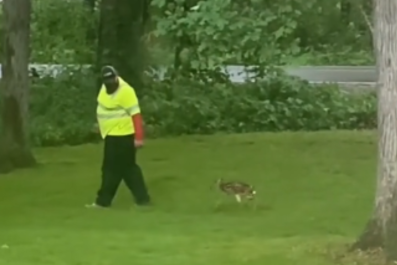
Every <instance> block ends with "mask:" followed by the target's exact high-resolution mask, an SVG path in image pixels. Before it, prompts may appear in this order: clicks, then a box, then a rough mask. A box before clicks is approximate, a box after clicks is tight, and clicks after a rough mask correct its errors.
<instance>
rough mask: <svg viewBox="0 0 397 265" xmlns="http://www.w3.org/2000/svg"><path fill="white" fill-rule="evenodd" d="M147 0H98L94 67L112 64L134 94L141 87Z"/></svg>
mask: <svg viewBox="0 0 397 265" xmlns="http://www.w3.org/2000/svg"><path fill="white" fill-rule="evenodd" d="M147 12H148V0H134V1H132V0H101V2H100V25H99V34H98V54H97V66H98V68H100V67H102V66H104V65H107V64H109V65H112V66H114V67H115V68H116V69H117V70H118V71H119V74H120V76H122V77H123V79H125V80H126V81H127V82H128V83H129V84H130V85H132V86H133V87H134V88H135V89H136V90H137V93H138V94H139V92H141V90H142V73H143V70H144V63H143V61H144V49H143V42H142V41H143V40H142V37H143V34H144V32H145V23H146V22H147V19H148V13H147Z"/></svg>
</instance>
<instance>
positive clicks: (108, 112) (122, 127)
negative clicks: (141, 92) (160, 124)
mask: <svg viewBox="0 0 397 265" xmlns="http://www.w3.org/2000/svg"><path fill="white" fill-rule="evenodd" d="M118 78H119V87H118V89H117V90H116V91H115V92H114V93H113V94H111V95H109V94H108V93H106V88H105V86H104V85H102V87H101V91H100V92H99V94H98V98H97V101H98V106H97V110H96V113H97V120H98V125H99V130H100V132H101V136H102V138H103V139H105V137H106V136H107V135H113V136H123V135H130V134H134V133H135V129H134V125H133V123H132V119H131V116H133V115H135V114H138V113H140V112H141V110H140V107H139V102H138V98H137V96H136V94H135V90H134V89H133V88H132V87H131V86H130V85H129V84H128V83H127V82H125V81H124V80H123V79H121V78H120V77H118Z"/></svg>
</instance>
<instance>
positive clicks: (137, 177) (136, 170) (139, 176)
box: [123, 136, 150, 205]
mask: <svg viewBox="0 0 397 265" xmlns="http://www.w3.org/2000/svg"><path fill="white" fill-rule="evenodd" d="M124 146H126V147H127V148H126V149H125V156H124V158H125V161H124V167H123V168H124V169H123V180H124V182H125V184H126V186H127V187H128V189H129V190H130V191H131V193H132V195H133V196H134V199H135V203H136V204H138V205H145V204H148V203H150V196H149V193H148V190H147V186H146V183H145V179H144V177H143V173H142V169H141V167H140V166H139V165H138V164H137V161H136V151H137V150H136V148H135V145H134V138H133V136H129V137H128V138H126V143H125V145H124Z"/></svg>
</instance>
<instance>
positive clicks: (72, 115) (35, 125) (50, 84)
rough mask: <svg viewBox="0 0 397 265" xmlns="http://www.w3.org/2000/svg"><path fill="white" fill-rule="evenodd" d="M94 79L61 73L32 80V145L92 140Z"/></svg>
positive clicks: (94, 136) (94, 108)
mask: <svg viewBox="0 0 397 265" xmlns="http://www.w3.org/2000/svg"><path fill="white" fill-rule="evenodd" d="M95 80H96V79H95V78H94V75H91V76H89V75H87V76H86V75H84V76H83V75H81V74H78V72H77V71H76V72H72V71H70V72H69V73H66V72H65V73H64V74H61V75H59V76H58V78H50V77H47V78H42V79H38V80H35V81H34V83H33V86H32V90H31V91H32V92H31V104H30V114H31V119H30V121H31V122H30V124H31V138H32V142H33V143H34V144H35V145H57V144H63V143H67V144H82V143H85V142H89V141H92V140H95V139H98V135H97V133H96V132H94V131H93V126H94V125H95V123H96V120H95V110H96V92H97V91H96V86H95V85H96V83H95Z"/></svg>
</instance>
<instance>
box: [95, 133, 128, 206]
mask: <svg viewBox="0 0 397 265" xmlns="http://www.w3.org/2000/svg"><path fill="white" fill-rule="evenodd" d="M119 159H120V150H118V144H117V138H115V137H112V136H108V137H106V138H105V147H104V155H103V162H102V182H101V186H100V188H99V190H98V193H97V198H96V201H95V203H96V205H98V206H102V207H109V206H110V205H111V204H112V201H113V198H114V196H115V195H116V192H117V189H118V187H119V185H120V182H121V180H122V176H121V175H120V174H118V172H119V169H118V167H119V162H120V161H119Z"/></svg>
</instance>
